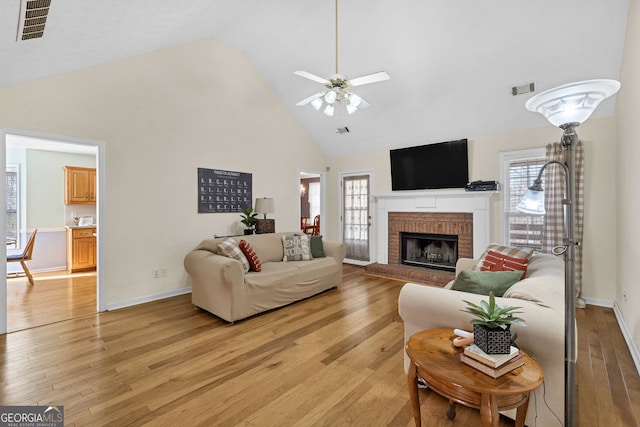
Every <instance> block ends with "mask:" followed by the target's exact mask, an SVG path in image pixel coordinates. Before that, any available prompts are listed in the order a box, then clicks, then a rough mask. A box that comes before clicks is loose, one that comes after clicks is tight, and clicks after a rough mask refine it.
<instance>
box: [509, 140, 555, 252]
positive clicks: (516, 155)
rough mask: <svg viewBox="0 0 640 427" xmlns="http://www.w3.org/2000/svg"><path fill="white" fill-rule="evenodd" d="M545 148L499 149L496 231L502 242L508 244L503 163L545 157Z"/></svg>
mask: <svg viewBox="0 0 640 427" xmlns="http://www.w3.org/2000/svg"><path fill="white" fill-rule="evenodd" d="M545 156H546V149H545V148H544V147H538V148H527V149H524V150H513V151H500V161H499V166H500V182H501V183H502V184H503V188H502V190H503V191H501V192H500V212H498V218H499V223H500V224H502V227H500V230H499V233H498V241H500V242H502V243H503V244H508V242H507V241H506V240H507V239H506V236H505V234H506V228H507V221H506V219H505V217H504V210H505V200H504V198H505V195H506V194H509V193H510V191H509V179H508V178H507V176H506V172H507V171H506V169H505V163H506V162H508V161H511V160H520V159H528V158H537V157H545Z"/></svg>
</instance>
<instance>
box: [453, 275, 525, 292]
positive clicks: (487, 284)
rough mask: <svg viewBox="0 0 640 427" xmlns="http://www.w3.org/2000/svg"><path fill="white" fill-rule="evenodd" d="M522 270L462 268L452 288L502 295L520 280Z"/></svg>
mask: <svg viewBox="0 0 640 427" xmlns="http://www.w3.org/2000/svg"><path fill="white" fill-rule="evenodd" d="M521 274H522V272H520V271H496V272H493V271H473V270H462V271H461V272H460V274H458V277H456V280H455V281H454V282H453V286H451V289H453V290H454V291H463V292H470V293H472V294H480V295H489V291H493V295H495V296H497V297H501V296H502V295H504V293H505V292H506V291H507V289H509V288H510V287H511V285H513V284H514V283H516V282H518V281H520V276H521Z"/></svg>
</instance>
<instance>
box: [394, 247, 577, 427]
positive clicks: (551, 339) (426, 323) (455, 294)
mask: <svg viewBox="0 0 640 427" xmlns="http://www.w3.org/2000/svg"><path fill="white" fill-rule="evenodd" d="M476 264H477V261H476V260H471V259H465V258H461V259H460V260H458V263H457V264H456V275H457V274H458V273H459V272H460V271H462V270H473V269H474V267H475V265H476ZM450 285H451V284H449V285H448V287H450ZM463 300H467V301H471V302H474V303H476V304H477V303H479V302H480V301H482V300H488V297H487V296H484V295H477V294H471V293H467V292H460V291H454V290H450V289H448V288H438V287H431V286H425V285H420V284H415V283H407V284H405V285H404V286H403V288H402V290H401V291H400V296H399V299H398V311H399V313H400V316H401V317H402V319H403V320H404V339H405V344H406V342H407V340H408V339H409V337H411V335H413V334H415V333H416V332H419V331H422V330H425V329H433V328H459V329H464V330H467V331H471V330H472V327H471V325H470V323H469V321H470V320H471V318H472V316H471V315H470V314H468V313H466V312H464V311H463V310H464V309H465V307H466V306H467V305H466V304H465V302H464V301H463ZM496 303H497V304H500V305H511V306H516V307H521V309H520V310H518V311H521V312H522V313H521V314H518V317H521V318H523V319H524V320H525V321H526V323H527V326H526V327H522V326H513V327H512V331H515V332H516V333H517V334H518V338H517V340H516V343H517V344H518V346H519V347H520V348H521V349H522V350H524V351H525V352H527V354H528V355H529V356H531V357H533V358H534V359H535V360H537V361H538V363H539V364H540V365H541V366H542V369H543V371H544V378H545V379H544V383H543V385H542V386H541V387H540V388H538V389H537V390H536V391H535V393H533V394H532V395H531V399H530V402H529V409H528V412H527V418H526V421H525V423H526V425H527V426H529V427H533V426H539V427H553V426H561V425H562V424H563V420H564V366H565V363H564V342H565V341H564V262H563V260H562V258H560V257H556V256H553V255H547V254H536V255H533V256H532V257H531V259H530V260H529V266H528V269H527V274H526V277H525V278H524V279H523V280H521V281H519V282H517V283H515V284H514V285H513V286H511V287H510V288H509V289H508V290H507V291H506V292H505V294H504V296H503V297H498V298H496ZM404 361H405V363H404V367H405V372H406V371H408V368H409V359H408V357H407V355H406V353H405V356H404ZM505 414H506V415H507V416H509V417H510V418H513V419H515V410H512V411H507V412H505Z"/></svg>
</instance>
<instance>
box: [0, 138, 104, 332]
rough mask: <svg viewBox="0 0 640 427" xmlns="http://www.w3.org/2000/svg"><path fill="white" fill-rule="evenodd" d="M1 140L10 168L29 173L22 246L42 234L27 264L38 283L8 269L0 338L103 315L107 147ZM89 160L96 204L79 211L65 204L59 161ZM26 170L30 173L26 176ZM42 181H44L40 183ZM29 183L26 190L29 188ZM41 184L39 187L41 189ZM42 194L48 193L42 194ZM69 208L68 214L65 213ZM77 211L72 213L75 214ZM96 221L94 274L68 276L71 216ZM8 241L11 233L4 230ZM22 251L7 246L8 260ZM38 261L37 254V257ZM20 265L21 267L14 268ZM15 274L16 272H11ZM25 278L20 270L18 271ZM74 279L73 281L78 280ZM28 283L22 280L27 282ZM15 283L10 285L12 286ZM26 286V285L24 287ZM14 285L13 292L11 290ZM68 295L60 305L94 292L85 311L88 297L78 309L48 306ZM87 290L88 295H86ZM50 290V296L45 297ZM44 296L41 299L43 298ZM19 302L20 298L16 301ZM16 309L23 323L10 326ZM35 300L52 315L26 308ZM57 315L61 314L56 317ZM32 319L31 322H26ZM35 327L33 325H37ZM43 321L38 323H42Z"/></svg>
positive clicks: (0, 295)
mask: <svg viewBox="0 0 640 427" xmlns="http://www.w3.org/2000/svg"><path fill="white" fill-rule="evenodd" d="M0 141H2V144H3V146H2V147H3V148H4V149H2V150H0V152H1V153H2V154H1V156H3V158H4V161H5V165H6V164H8V163H12V162H13V163H15V162H20V163H22V164H23V172H25V175H24V176H25V177H27V176H28V178H25V179H24V181H28V183H27V182H25V183H24V184H23V185H21V187H20V192H19V197H21V198H23V200H22V202H20V203H19V206H21V210H22V212H21V213H20V214H19V218H18V221H17V230H16V231H15V232H14V233H17V234H18V235H19V236H20V237H19V238H18V241H19V242H20V241H22V242H26V238H27V237H28V236H29V235H30V234H31V233H32V232H33V230H35V229H38V233H37V237H36V242H35V247H34V258H33V259H32V261H29V262H27V264H28V266H29V267H30V270H31V272H32V274H34V279H35V284H34V285H30V284H29V283H28V282H27V280H26V278H23V277H19V278H17V279H16V278H9V277H8V275H7V271H8V266H7V264H6V263H5V264H4V270H3V272H2V273H3V274H4V277H5V278H6V279H5V286H0V301H3V300H4V301H6V303H5V304H0V334H1V333H6V332H7V331H9V332H11V331H14V330H19V329H24V328H25V327H31V326H39V325H40V324H46V323H51V322H54V321H59V320H65V316H67V317H66V318H74V317H78V316H80V315H85V314H91V313H96V312H98V311H104V309H105V308H104V305H105V303H104V301H105V300H104V297H103V294H104V289H102V287H101V286H100V284H101V283H102V280H101V277H102V271H103V267H104V266H103V264H102V262H101V261H102V259H103V256H102V253H103V251H102V250H101V248H102V247H103V244H104V242H103V239H102V238H101V237H102V236H103V235H104V233H103V229H102V226H100V227H98V226H97V225H98V224H100V218H101V217H102V216H103V215H102V214H103V207H102V198H101V197H100V195H101V194H104V193H103V191H104V170H105V167H104V166H105V165H104V143H102V142H100V141H92V140H86V139H79V138H73V137H60V136H55V135H47V134H41V133H35V132H26V131H19V130H14V129H0ZM83 158H87V159H91V161H92V162H93V163H92V166H93V167H94V168H95V172H96V201H95V205H94V206H91V207H90V206H88V205H85V206H81V207H79V208H76V206H75V205H68V206H67V205H65V204H64V201H63V197H62V195H63V193H64V191H63V183H62V180H61V178H60V177H61V176H62V175H63V172H62V167H60V164H59V163H60V162H66V161H67V159H72V160H77V159H83ZM27 169H29V170H30V173H29V174H28V175H27V174H26V172H27ZM47 171H48V173H49V174H51V173H52V172H53V174H54V175H55V176H56V179H57V180H56V181H55V182H54V181H52V180H49V179H48V178H47V176H51V175H47ZM39 177H41V179H38V178H39ZM26 184H28V186H27V185H26ZM40 184H41V186H40ZM0 188H1V189H0V195H1V196H2V197H4V198H5V199H6V197H7V187H0ZM43 189H44V190H43ZM67 208H68V209H67ZM71 210H73V212H71ZM80 213H82V214H83V215H82V216H86V217H87V218H88V217H89V216H93V218H94V223H95V224H96V228H95V236H94V237H93V239H94V242H96V243H97V244H96V245H95V247H96V249H95V252H96V265H97V266H98V267H97V269H96V271H93V272H84V273H81V274H76V275H70V274H68V273H67V271H66V267H67V265H66V263H67V259H66V234H67V226H69V225H72V224H73V223H72V218H71V216H72V215H77V216H80V215H79V214H80ZM2 218H3V221H4V222H5V224H7V210H6V209H5V210H4V211H3V214H2ZM3 230H4V231H3V233H4V234H5V238H7V237H8V235H9V232H8V230H7V228H6V227H3ZM16 250H17V251H18V252H20V250H21V247H20V246H16V248H15V249H14V250H13V251H12V250H11V249H10V248H9V246H7V247H5V255H6V254H7V252H15V251H16ZM38 252H39V255H38V258H37V259H36V255H37V254H38ZM13 264H17V263H13ZM11 271H13V268H12V269H11ZM20 273H22V270H20ZM74 276H75V277H74ZM23 279H24V280H23ZM10 282H11V283H10ZM22 282H24V283H22ZM9 286H11V290H9ZM54 289H58V290H60V291H61V292H66V293H68V294H69V295H72V296H73V297H74V298H71V297H68V296H67V297H66V298H65V297H64V296H63V295H60V294H57V296H58V297H60V299H59V301H65V302H68V301H70V300H73V299H76V298H75V297H77V296H79V295H80V290H82V293H83V294H86V293H87V292H90V293H91V294H92V295H91V297H90V305H89V306H87V300H86V298H83V299H82V301H79V302H80V304H79V307H74V306H70V307H58V306H57V305H55V304H53V305H52V304H47V303H48V302H49V301H51V295H52V292H57V291H55V290H54ZM87 290H88V291H87ZM45 291H47V292H48V295H44V292H45ZM41 294H42V295H41ZM16 298H17V299H16ZM11 299H13V300H15V301H13V306H12V308H16V307H17V308H18V310H16V312H18V316H23V317H22V318H20V319H12V321H11V322H9V306H10V304H12V301H11ZM37 301H40V302H41V303H44V305H38V308H37V309H35V310H49V309H50V310H51V312H50V313H47V314H48V315H42V314H43V313H38V315H37V316H34V315H33V313H35V311H34V308H33V307H31V306H29V305H28V303H31V302H34V304H38V303H37ZM47 307H50V308H47ZM54 311H57V312H56V313H54ZM25 316H28V317H30V319H25V318H24V317H25ZM34 322H35V323H34ZM38 322H40V323H38Z"/></svg>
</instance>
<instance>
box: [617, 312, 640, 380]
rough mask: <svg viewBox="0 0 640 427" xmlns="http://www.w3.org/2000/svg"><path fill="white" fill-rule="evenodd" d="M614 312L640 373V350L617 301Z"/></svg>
mask: <svg viewBox="0 0 640 427" xmlns="http://www.w3.org/2000/svg"><path fill="white" fill-rule="evenodd" d="M613 312H614V314H615V315H616V319H617V320H618V325H619V326H620V330H621V331H622V336H624V340H625V341H626V342H627V347H629V352H630V353H631V357H632V358H633V363H634V364H635V365H636V371H638V374H640V352H639V351H638V347H637V346H636V344H635V342H633V336H632V335H631V333H630V332H629V328H627V324H626V323H625V322H624V317H622V312H621V311H620V307H618V304H617V303H615V302H614V303H613Z"/></svg>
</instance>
